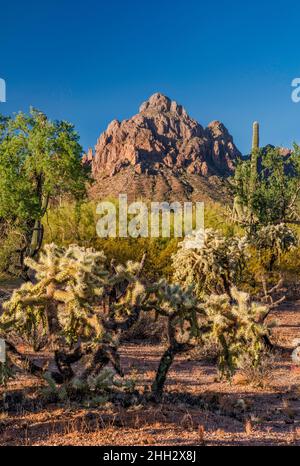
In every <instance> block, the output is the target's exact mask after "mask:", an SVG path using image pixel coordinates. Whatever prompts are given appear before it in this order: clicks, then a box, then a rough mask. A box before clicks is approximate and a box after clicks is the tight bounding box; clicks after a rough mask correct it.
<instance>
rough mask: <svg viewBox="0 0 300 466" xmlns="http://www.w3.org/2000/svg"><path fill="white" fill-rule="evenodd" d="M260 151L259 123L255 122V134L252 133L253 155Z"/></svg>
mask: <svg viewBox="0 0 300 466" xmlns="http://www.w3.org/2000/svg"><path fill="white" fill-rule="evenodd" d="M258 149H259V123H258V121H255V122H254V123H253V132H252V153H253V152H254V151H257V150H258Z"/></svg>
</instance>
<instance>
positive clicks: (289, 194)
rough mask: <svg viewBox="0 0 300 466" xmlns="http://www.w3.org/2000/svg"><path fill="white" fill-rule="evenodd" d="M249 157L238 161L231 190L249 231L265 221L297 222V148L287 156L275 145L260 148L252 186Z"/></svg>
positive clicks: (299, 179)
mask: <svg viewBox="0 0 300 466" xmlns="http://www.w3.org/2000/svg"><path fill="white" fill-rule="evenodd" d="M252 169H253V164H251V160H247V161H242V162H240V163H239V165H238V166H237V169H236V173H235V177H234V191H235V194H236V196H237V198H238V202H239V204H240V205H242V206H243V207H244V210H243V212H244V215H243V216H242V218H239V221H240V222H241V223H243V224H244V225H245V226H246V227H247V228H248V229H249V230H250V231H251V232H255V231H257V229H259V228H260V227H261V226H265V225H269V224H273V225H274V224H275V225H276V224H281V223H283V224H285V223H288V224H297V223H300V222H299V220H300V216H299V208H298V207H299V206H298V205H299V199H300V148H299V146H297V145H294V150H293V152H292V153H291V155H290V156H288V157H284V156H283V155H282V153H281V151H280V149H279V148H272V147H269V148H268V149H267V150H264V149H263V150H260V151H259V156H258V163H257V174H256V179H255V189H252V188H253V176H252Z"/></svg>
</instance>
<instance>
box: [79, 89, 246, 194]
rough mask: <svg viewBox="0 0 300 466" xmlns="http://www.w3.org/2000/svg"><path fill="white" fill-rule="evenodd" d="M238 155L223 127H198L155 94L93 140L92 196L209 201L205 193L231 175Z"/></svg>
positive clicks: (172, 105)
mask: <svg viewBox="0 0 300 466" xmlns="http://www.w3.org/2000/svg"><path fill="white" fill-rule="evenodd" d="M240 156H241V154H240V152H239V151H238V149H237V148H236V146H235V145H234V143H233V139H232V137H231V135H230V134H229V132H228V131H227V129H226V128H225V127H224V125H223V124H222V123H220V122H218V121H213V122H212V123H210V124H209V125H208V127H207V128H203V127H202V126H201V125H200V124H199V123H198V122H197V121H195V120H193V119H192V118H191V117H189V115H188V114H187V112H186V111H185V110H184V108H183V107H182V106H181V105H178V104H177V103H176V102H174V101H171V100H170V99H169V98H168V97H166V96H164V95H162V94H154V95H153V96H152V97H150V99H149V100H147V101H146V102H145V103H143V104H142V105H141V107H140V111H139V113H138V114H137V115H135V116H133V117H132V118H130V119H129V120H124V121H122V122H119V121H117V120H114V121H112V122H111V123H110V125H109V126H108V128H107V129H106V131H105V132H104V133H103V134H102V135H101V136H100V138H99V139H98V142H97V144H96V147H95V156H94V158H93V161H92V171H93V175H94V178H95V180H96V183H95V184H94V186H93V188H92V189H91V194H92V195H93V196H94V197H105V196H117V195H118V194H119V193H121V192H127V193H128V195H129V196H130V197H132V198H137V197H138V198H141V197H147V198H149V199H158V198H160V200H163V199H166V200H169V199H176V200H177V199H178V200H183V199H195V197H196V198H199V199H200V198H201V192H202V197H203V195H205V194H207V195H208V197H214V196H211V195H210V194H209V193H208V192H209V191H210V189H211V190H212V191H214V186H213V185H214V184H217V185H219V180H218V178H219V177H224V176H228V175H230V174H231V173H232V172H233V170H234V164H235V162H236V160H237V159H238V158H239V157H240ZM88 158H91V155H90V154H89V157H88ZM210 185H211V186H210ZM209 186H210V188H209ZM219 194H220V193H219ZM204 197H205V196H204Z"/></svg>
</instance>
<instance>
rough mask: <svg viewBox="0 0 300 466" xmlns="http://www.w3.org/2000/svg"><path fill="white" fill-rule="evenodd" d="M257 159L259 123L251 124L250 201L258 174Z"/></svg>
mask: <svg viewBox="0 0 300 466" xmlns="http://www.w3.org/2000/svg"><path fill="white" fill-rule="evenodd" d="M258 157H259V123H258V122H257V121H255V122H254V123H253V132H252V151H251V180H250V200H251V199H252V196H253V193H254V191H255V185H256V180H257V172H258Z"/></svg>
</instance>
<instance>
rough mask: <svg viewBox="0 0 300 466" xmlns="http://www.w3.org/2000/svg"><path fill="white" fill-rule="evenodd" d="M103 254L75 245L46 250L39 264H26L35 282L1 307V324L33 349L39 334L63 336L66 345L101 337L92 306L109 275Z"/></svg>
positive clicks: (55, 336)
mask: <svg viewBox="0 0 300 466" xmlns="http://www.w3.org/2000/svg"><path fill="white" fill-rule="evenodd" d="M104 263H105V256H104V255H103V253H102V252H96V251H94V250H92V249H87V250H86V249H84V248H81V247H79V246H76V245H72V246H69V247H68V248H67V249H65V248H59V247H57V246H56V245H54V244H49V245H46V246H45V249H44V252H43V253H42V254H41V256H40V259H39V261H38V262H36V261H34V260H33V259H26V265H27V266H28V267H30V268H31V269H32V270H35V272H36V279H37V283H36V284H33V283H26V284H24V285H23V286H21V288H20V289H18V290H16V291H15V292H14V293H13V295H12V297H11V299H10V300H9V301H7V302H6V303H4V305H3V309H4V313H3V315H2V317H1V321H0V322H1V325H2V326H5V328H6V330H9V329H12V330H14V331H16V332H17V333H18V334H20V335H21V336H24V335H26V337H27V338H28V340H29V341H32V342H33V344H34V346H36V344H37V341H36V340H37V338H38V334H39V333H40V332H41V331H42V332H43V334H44V335H48V336H50V337H51V338H54V339H55V338H57V337H58V335H59V336H64V337H65V338H66V339H67V341H68V342H69V343H73V342H75V341H76V340H78V338H91V337H94V338H100V337H101V335H102V331H103V329H102V327H101V325H100V324H99V321H98V320H97V319H96V318H95V312H94V305H95V303H96V302H97V301H99V299H100V298H101V297H102V296H103V294H104V288H105V285H106V283H107V277H108V272H107V270H105V267H104Z"/></svg>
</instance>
